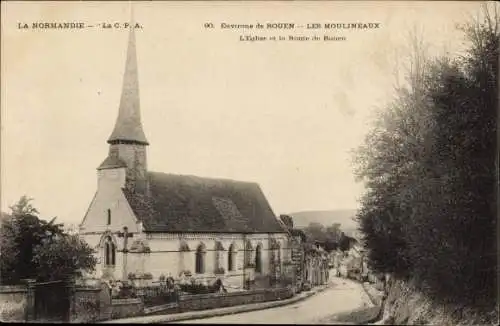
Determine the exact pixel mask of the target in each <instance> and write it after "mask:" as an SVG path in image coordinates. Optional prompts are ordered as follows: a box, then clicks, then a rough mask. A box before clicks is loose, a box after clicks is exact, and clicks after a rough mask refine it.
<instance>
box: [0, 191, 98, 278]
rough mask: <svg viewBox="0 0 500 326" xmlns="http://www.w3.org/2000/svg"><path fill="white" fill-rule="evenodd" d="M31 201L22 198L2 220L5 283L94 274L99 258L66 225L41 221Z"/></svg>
mask: <svg viewBox="0 0 500 326" xmlns="http://www.w3.org/2000/svg"><path fill="white" fill-rule="evenodd" d="M31 201H32V199H30V198H28V197H26V196H23V197H21V199H20V200H19V202H17V203H16V204H15V205H14V206H12V207H11V210H12V213H11V215H10V216H8V217H7V218H5V219H3V220H2V226H1V229H0V232H1V237H0V241H1V246H0V250H1V255H0V270H1V275H2V282H4V283H18V282H19V281H20V280H22V279H26V278H32V279H37V280H39V281H48V280H57V279H62V278H65V277H67V276H70V275H74V274H75V273H78V272H80V271H81V270H86V271H92V270H93V269H94V267H95V264H96V259H95V258H94V257H93V255H92V249H91V248H90V247H89V246H88V245H87V244H86V243H85V242H83V241H82V240H80V239H79V238H78V237H77V236H75V235H69V234H67V233H66V232H65V231H64V225H63V224H56V223H54V222H55V218H53V219H52V220H51V221H50V222H47V221H44V220H41V219H39V218H38V216H37V214H38V211H37V210H36V208H34V207H33V206H32V205H31Z"/></svg>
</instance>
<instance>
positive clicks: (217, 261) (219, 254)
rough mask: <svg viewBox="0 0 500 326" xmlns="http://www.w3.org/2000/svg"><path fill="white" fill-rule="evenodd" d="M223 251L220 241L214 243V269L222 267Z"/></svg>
mask: <svg viewBox="0 0 500 326" xmlns="http://www.w3.org/2000/svg"><path fill="white" fill-rule="evenodd" d="M223 251H224V247H223V246H222V243H220V242H219V241H217V242H216V243H215V270H218V269H220V268H221V267H222V253H223Z"/></svg>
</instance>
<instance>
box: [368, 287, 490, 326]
mask: <svg viewBox="0 0 500 326" xmlns="http://www.w3.org/2000/svg"><path fill="white" fill-rule="evenodd" d="M387 289H388V292H387V296H386V299H385V302H384V303H383V304H382V306H383V308H382V309H383V311H382V319H381V320H380V321H379V322H376V323H375V324H379V325H416V324H420V325H497V324H498V309H494V308H490V309H487V310H485V309H482V311H481V312H480V310H479V308H478V307H470V306H464V305H460V304H449V305H443V304H436V303H433V302H431V300H430V299H429V298H428V297H426V296H425V295H424V294H422V293H421V292H420V291H418V290H417V289H416V287H415V286H413V285H412V282H404V281H399V280H391V281H389V282H388V287H387Z"/></svg>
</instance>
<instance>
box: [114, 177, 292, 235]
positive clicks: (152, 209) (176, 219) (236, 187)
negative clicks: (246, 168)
mask: <svg viewBox="0 0 500 326" xmlns="http://www.w3.org/2000/svg"><path fill="white" fill-rule="evenodd" d="M148 182H149V189H150V194H149V195H142V194H137V193H131V192H130V191H128V190H126V189H124V190H123V191H124V193H125V196H126V197H127V200H128V201H129V203H130V206H131V207H132V209H133V211H134V213H135V214H136V216H137V218H138V219H139V220H141V221H142V222H143V227H144V228H145V230H146V231H149V232H235V233H240V232H241V233H276V232H280V233H284V232H286V230H285V229H284V228H283V227H282V226H281V224H280V223H279V221H278V219H277V218H276V216H275V215H274V213H273V211H272V210H271V207H270V206H269V203H268V202H267V199H266V197H265V196H264V194H263V193H262V190H261V189H260V186H259V185H258V184H256V183H250V182H241V181H233V180H226V179H212V178H202V177H197V176H190V175H174V174H166V173H158V172H148Z"/></svg>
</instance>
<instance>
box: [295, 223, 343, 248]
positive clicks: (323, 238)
mask: <svg viewBox="0 0 500 326" xmlns="http://www.w3.org/2000/svg"><path fill="white" fill-rule="evenodd" d="M304 233H305V234H306V237H307V239H308V241H309V242H311V243H319V244H322V245H323V247H324V248H325V250H326V251H328V252H330V251H332V250H337V249H338V248H339V245H340V244H342V250H348V249H349V248H350V244H351V243H352V238H351V237H349V236H347V235H346V234H344V233H343V232H342V231H341V229H340V223H334V224H332V225H330V226H328V227H326V228H325V227H324V226H323V225H322V224H321V223H317V222H311V223H309V225H308V226H307V227H306V228H305V229H304Z"/></svg>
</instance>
